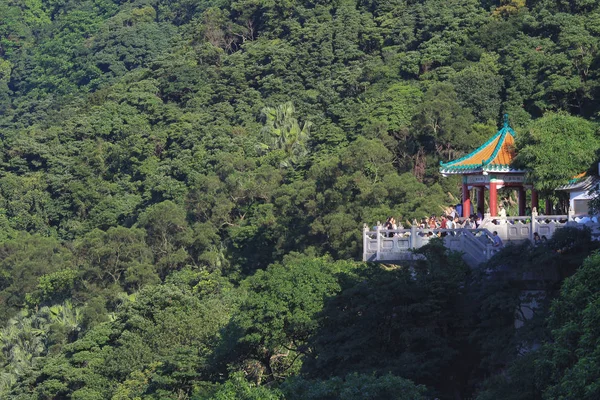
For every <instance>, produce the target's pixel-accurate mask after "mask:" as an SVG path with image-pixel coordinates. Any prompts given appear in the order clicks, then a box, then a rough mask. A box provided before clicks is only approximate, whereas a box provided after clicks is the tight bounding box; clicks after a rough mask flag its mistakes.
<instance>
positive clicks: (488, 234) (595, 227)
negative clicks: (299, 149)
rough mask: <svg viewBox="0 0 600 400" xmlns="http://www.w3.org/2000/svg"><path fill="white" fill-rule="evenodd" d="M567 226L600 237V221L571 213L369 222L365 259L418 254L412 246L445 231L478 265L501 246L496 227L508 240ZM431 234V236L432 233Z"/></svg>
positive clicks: (450, 244)
mask: <svg viewBox="0 0 600 400" xmlns="http://www.w3.org/2000/svg"><path fill="white" fill-rule="evenodd" d="M565 226H571V227H577V228H583V227H584V226H585V227H588V228H590V229H591V230H592V237H593V238H595V239H597V240H598V239H600V223H597V222H592V221H591V220H590V221H586V222H585V223H578V222H577V221H576V217H575V216H574V215H572V213H570V215H537V214H536V213H535V211H534V213H533V215H532V216H520V217H505V218H500V217H489V216H487V215H486V218H485V219H484V220H483V222H482V223H481V225H480V226H479V228H478V229H464V228H458V229H430V228H418V227H416V226H413V227H411V228H410V229H393V230H388V229H384V228H383V226H381V224H380V223H378V225H377V226H376V227H374V228H373V229H371V228H369V227H368V226H367V225H365V226H364V229H363V261H374V262H401V261H409V260H415V259H417V258H418V256H417V255H415V254H414V252H413V251H412V250H414V249H418V248H420V247H422V246H424V245H426V244H427V243H429V240H430V239H431V237H436V236H438V235H440V234H442V233H444V232H445V235H443V241H444V245H445V246H446V247H447V248H449V249H451V250H455V251H459V252H462V253H463V255H464V259H465V261H466V262H467V263H468V264H469V265H471V266H472V267H475V266H477V265H479V264H480V263H482V262H485V261H487V260H489V259H490V258H491V257H492V256H493V255H494V254H495V253H496V252H497V251H498V250H499V249H498V248H497V247H494V246H493V240H492V233H493V232H494V231H495V232H497V233H498V236H500V238H501V239H502V241H503V242H504V243H505V244H508V243H510V242H515V243H519V242H523V241H525V240H533V234H534V233H535V232H537V233H538V234H539V235H540V237H541V236H546V238H548V239H550V238H551V237H552V235H553V234H554V232H556V231H557V230H558V229H561V228H563V227H565ZM430 232H431V233H432V235H431V236H428V235H429V233H430Z"/></svg>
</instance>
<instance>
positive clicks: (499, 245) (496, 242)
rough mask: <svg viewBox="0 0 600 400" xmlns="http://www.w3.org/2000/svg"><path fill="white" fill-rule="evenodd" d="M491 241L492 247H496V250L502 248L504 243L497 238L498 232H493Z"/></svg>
mask: <svg viewBox="0 0 600 400" xmlns="http://www.w3.org/2000/svg"><path fill="white" fill-rule="evenodd" d="M492 240H493V241H494V247H496V248H502V247H504V243H503V242H502V239H501V238H500V236H498V232H496V231H494V233H493V234H492Z"/></svg>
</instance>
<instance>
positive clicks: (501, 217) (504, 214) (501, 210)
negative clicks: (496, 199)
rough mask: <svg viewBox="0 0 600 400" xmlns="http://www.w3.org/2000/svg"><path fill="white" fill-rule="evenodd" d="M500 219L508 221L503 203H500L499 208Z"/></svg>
mask: <svg viewBox="0 0 600 400" xmlns="http://www.w3.org/2000/svg"><path fill="white" fill-rule="evenodd" d="M498 217H500V219H506V210H505V209H504V204H502V203H500V205H499V206H498ZM501 223H503V222H501Z"/></svg>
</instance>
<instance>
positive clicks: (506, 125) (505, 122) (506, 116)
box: [504, 114, 509, 128]
mask: <svg viewBox="0 0 600 400" xmlns="http://www.w3.org/2000/svg"><path fill="white" fill-rule="evenodd" d="M504 127H505V128H508V127H509V124H508V114H504Z"/></svg>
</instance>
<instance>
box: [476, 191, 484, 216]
mask: <svg viewBox="0 0 600 400" xmlns="http://www.w3.org/2000/svg"><path fill="white" fill-rule="evenodd" d="M477 210H478V211H479V212H480V213H481V215H483V214H484V213H485V186H482V187H478V188H477Z"/></svg>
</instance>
